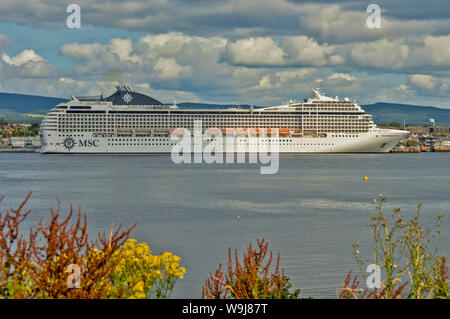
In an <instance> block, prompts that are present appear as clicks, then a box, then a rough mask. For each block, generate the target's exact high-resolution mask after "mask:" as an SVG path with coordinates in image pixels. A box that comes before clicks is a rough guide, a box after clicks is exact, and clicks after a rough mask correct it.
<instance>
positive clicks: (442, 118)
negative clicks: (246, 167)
mask: <svg viewBox="0 0 450 319" xmlns="http://www.w3.org/2000/svg"><path fill="white" fill-rule="evenodd" d="M66 100H67V99H62V98H54V97H46V96H36V95H24V94H14V93H0V117H3V118H4V119H5V120H7V121H8V122H21V123H24V122H25V123H33V122H40V121H41V120H42V116H43V115H45V114H46V113H47V112H48V111H49V110H50V109H51V108H52V107H54V106H55V105H57V104H59V103H61V102H64V101H66ZM178 106H179V107H181V108H230V107H239V108H250V105H246V104H243V105H236V104H207V103H192V102H186V103H178ZM257 107H259V106H255V108H257ZM362 107H363V108H364V110H365V111H366V112H367V113H369V114H372V115H373V119H374V121H375V122H376V123H377V124H389V123H390V122H392V121H395V122H398V123H401V124H403V120H405V121H406V123H407V124H410V125H423V124H428V121H429V119H430V118H433V119H434V120H435V121H436V124H437V125H450V109H441V108H437V107H432V106H417V105H408V104H395V103H375V104H370V105H363V106H362Z"/></svg>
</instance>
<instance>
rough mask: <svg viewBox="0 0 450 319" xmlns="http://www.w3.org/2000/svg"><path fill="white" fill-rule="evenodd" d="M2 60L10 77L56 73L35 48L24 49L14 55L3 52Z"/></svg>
mask: <svg viewBox="0 0 450 319" xmlns="http://www.w3.org/2000/svg"><path fill="white" fill-rule="evenodd" d="M2 60H3V62H4V63H6V66H7V67H8V68H7V69H8V70H9V71H8V72H9V75H8V76H10V77H31V78H36V77H51V76H53V74H54V72H53V68H52V67H51V66H50V65H49V64H48V63H47V61H46V60H45V59H44V58H43V57H41V56H40V55H38V54H37V53H36V52H35V51H34V50H24V51H22V52H20V53H18V54H17V55H16V56H13V57H10V56H9V55H7V54H6V53H3V55H2Z"/></svg>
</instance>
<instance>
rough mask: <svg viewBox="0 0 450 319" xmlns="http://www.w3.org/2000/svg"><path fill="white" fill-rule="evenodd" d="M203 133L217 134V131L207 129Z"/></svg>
mask: <svg viewBox="0 0 450 319" xmlns="http://www.w3.org/2000/svg"><path fill="white" fill-rule="evenodd" d="M205 133H207V134H217V133H219V130H218V129H216V128H209V129H207V130H206V131H205Z"/></svg>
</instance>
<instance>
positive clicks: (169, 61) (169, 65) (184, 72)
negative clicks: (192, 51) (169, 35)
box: [154, 57, 192, 80]
mask: <svg viewBox="0 0 450 319" xmlns="http://www.w3.org/2000/svg"><path fill="white" fill-rule="evenodd" d="M154 69H155V71H156V72H157V74H158V77H159V78H160V79H161V80H176V79H180V78H184V77H187V76H189V75H190V74H191V72H192V68H191V67H190V66H189V65H187V66H181V65H179V64H178V63H177V61H176V60H175V58H163V57H160V58H159V59H158V60H157V61H156V64H155V67H154Z"/></svg>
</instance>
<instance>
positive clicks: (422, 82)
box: [409, 74, 437, 90]
mask: <svg viewBox="0 0 450 319" xmlns="http://www.w3.org/2000/svg"><path fill="white" fill-rule="evenodd" d="M409 82H410V83H411V85H412V86H413V87H415V88H419V89H425V90H433V89H435V88H436V85H437V80H436V78H434V77H433V76H431V75H427V74H412V75H410V76H409Z"/></svg>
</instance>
